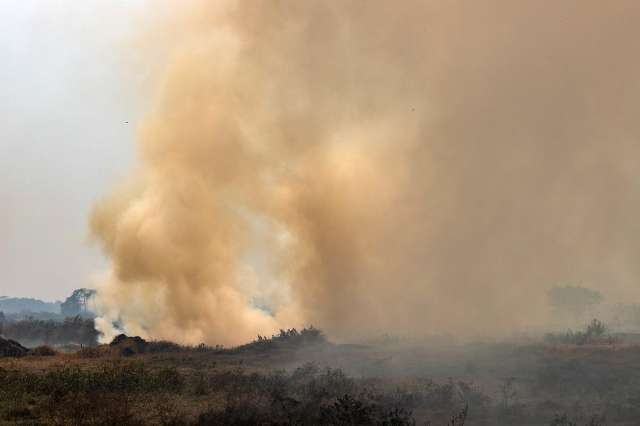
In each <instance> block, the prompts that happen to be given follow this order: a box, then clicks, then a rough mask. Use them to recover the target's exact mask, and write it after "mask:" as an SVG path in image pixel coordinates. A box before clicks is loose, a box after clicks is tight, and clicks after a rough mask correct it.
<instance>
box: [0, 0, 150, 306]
mask: <svg viewBox="0 0 640 426" xmlns="http://www.w3.org/2000/svg"><path fill="white" fill-rule="evenodd" d="M142 5H143V2H141V1H137V2H136V1H118V2H111V1H105V0H102V1H99V0H89V1H84V0H83V1H72V0H65V1H38V0H8V1H3V2H0V25H1V26H2V37H0V58H2V59H1V61H0V116H1V117H2V119H1V121H0V295H5V296H31V297H38V298H43V299H50V300H54V299H60V298H64V297H66V296H68V295H69V293H70V292H71V290H72V289H75V288H78V287H82V286H86V285H88V283H89V281H90V279H91V278H90V277H91V276H92V275H93V274H94V273H95V272H96V271H99V270H100V269H102V268H104V266H105V264H104V262H103V261H102V260H101V258H102V256H101V255H100V254H99V252H98V251H97V250H95V249H91V248H89V247H88V245H87V244H86V243H85V242H86V240H87V234H88V232H87V215H88V213H89V211H90V209H91V205H92V203H93V202H94V201H95V200H96V199H97V198H98V196H99V194H101V193H103V192H104V191H106V190H107V188H108V187H109V186H110V185H112V184H113V183H114V181H115V180H117V179H118V178H119V177H121V176H122V175H123V174H124V173H125V171H127V169H128V168H129V166H130V164H131V162H132V158H133V152H134V145H133V137H134V132H135V130H134V129H135V126H136V123H137V121H138V118H139V116H140V108H139V106H138V105H139V104H140V102H141V99H140V96H139V95H140V91H139V87H137V85H136V84H137V81H138V80H139V79H140V76H139V75H137V76H136V75H132V73H131V72H130V69H129V68H128V66H129V63H128V61H127V58H128V55H130V51H128V50H127V49H124V48H123V47H122V40H123V39H124V38H126V37H127V34H128V33H129V31H130V29H131V26H132V24H131V22H132V21H133V19H134V17H135V16H136V13H138V12H139V10H140V7H141V6H142ZM125 121H128V122H129V123H128V124H125Z"/></svg>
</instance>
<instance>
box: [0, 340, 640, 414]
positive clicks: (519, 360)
mask: <svg viewBox="0 0 640 426" xmlns="http://www.w3.org/2000/svg"><path fill="white" fill-rule="evenodd" d="M287 333H288V332H285V334H283V335H281V336H276V337H275V338H273V339H262V338H261V339H260V340H258V341H256V342H253V343H251V344H248V345H245V346H242V347H239V348H235V349H222V348H212V347H206V346H196V347H183V346H179V345H175V344H172V343H169V342H144V341H143V340H136V339H133V338H126V337H122V338H121V339H120V340H119V341H117V342H115V343H114V344H112V345H102V346H99V347H95V348H84V349H82V350H81V351H79V352H76V353H58V354H55V355H48V356H45V355H37V354H30V355H27V356H23V357H20V358H9V357H5V358H0V422H2V423H3V424H60V425H81V424H105V425H106V424H112V425H126V424H166V425H171V424H173V425H181V424H199V425H227V424H231V425H256V424H259V425H343V424H344V425H369V424H378V425H411V424H419V425H422V424H430V425H463V424H467V425H555V426H569V425H591V426H595V425H605V424H606V425H637V424H639V423H638V422H639V421H640V368H639V367H640V346H638V345H636V344H623V343H615V344H614V343H611V344H594V345H568V344H548V343H542V342H502V343H495V342H494V343H469V342H467V343H464V344H462V343H460V344H455V343H451V342H449V343H445V342H441V341H439V342H435V341H434V342H429V341H423V342H402V341H390V342H378V343H376V344H370V345H336V344H332V343H329V342H327V341H326V340H325V339H324V338H323V337H322V335H321V334H320V333H318V332H317V331H314V332H313V333H312V334H311V335H310V334H307V335H306V336H304V337H301V336H302V334H303V333H297V332H296V333H292V334H289V335H288V334H287ZM43 353H46V351H45V352H43Z"/></svg>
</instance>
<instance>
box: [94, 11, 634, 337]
mask: <svg viewBox="0 0 640 426" xmlns="http://www.w3.org/2000/svg"><path fill="white" fill-rule="evenodd" d="M174 7H175V8H176V10H175V11H172V12H173V13H169V15H172V18H171V19H168V20H166V21H163V22H162V24H160V25H159V29H157V31H156V32H154V34H153V35H152V36H150V37H146V38H145V40H147V42H150V43H152V44H151V45H149V46H147V47H146V48H145V49H142V50H141V55H145V54H148V55H149V56H153V55H154V54H156V53H158V52H163V54H166V57H167V60H166V64H165V65H166V67H165V68H166V69H165V70H164V71H163V76H164V77H163V78H162V79H161V80H162V82H161V84H160V87H159V95H158V100H157V102H156V104H155V107H154V108H153V110H152V111H150V112H149V113H148V116H147V119H146V121H145V123H144V125H143V128H142V129H141V131H140V137H139V155H140V170H139V171H138V172H137V173H136V175H135V176H134V177H133V178H132V179H131V181H130V182H129V183H127V184H124V185H123V186H122V187H121V188H119V189H118V190H116V191H115V192H114V194H113V195H111V196H110V197H108V198H107V199H106V200H104V201H103V202H101V203H100V204H99V205H98V206H97V207H96V209H95V212H94V214H93V216H92V219H91V226H92V230H93V232H94V234H95V235H96V236H97V238H98V239H99V241H100V242H101V243H102V245H103V247H104V250H105V252H106V253H107V255H108V256H109V257H110V258H111V259H112V268H111V270H110V272H109V273H108V276H106V277H105V278H104V280H103V282H102V283H101V285H100V288H99V290H100V291H99V300H98V302H99V305H100V311H101V318H100V319H99V322H98V324H99V327H100V328H101V331H103V332H104V333H105V335H106V336H107V337H108V336H109V335H110V333H112V332H113V331H114V330H113V327H114V324H116V325H117V326H119V327H121V328H123V329H125V330H126V331H127V332H129V333H136V334H142V335H144V336H149V337H155V338H168V339H174V340H177V341H181V342H191V343H194V342H200V341H205V342H210V343H225V344H235V343H238V342H241V341H245V340H247V339H249V338H251V337H253V336H255V334H257V333H262V334H268V333H270V332H272V331H274V330H276V329H277V328H279V327H290V326H300V325H306V324H313V325H316V326H318V327H321V328H323V329H324V330H326V331H327V332H328V333H329V335H331V336H334V337H336V338H349V337H352V336H354V335H356V334H361V333H370V332H383V331H395V332H397V333H400V334H414V335H421V334H422V335H423V334H434V333H459V334H462V335H472V334H479V333H481V334H499V333H504V332H509V331H513V330H516V329H522V328H524V327H537V326H540V325H542V324H544V323H545V321H546V318H547V316H548V308H547V303H546V299H545V294H546V291H547V290H548V288H549V287H551V286H553V285H557V284H584V285H588V286H590V287H593V288H599V289H601V290H605V291H606V292H607V295H608V296H609V297H612V298H619V299H622V298H624V299H626V300H630V298H633V297H637V296H638V285H637V279H638V277H639V276H640V262H638V261H637V257H638V255H639V253H640V250H639V249H640V226H638V224H637V223H638V218H639V217H640V191H639V190H638V189H639V186H638V185H639V183H640V182H638V176H640V174H639V171H640V170H638V169H639V168H640V162H639V161H638V158H640V142H639V141H640V139H639V138H640V120H638V117H637V113H638V111H640V102H639V101H640V96H639V94H640V93H639V90H640V85H639V84H638V77H637V76H638V75H640V66H639V65H640V56H638V55H637V41H638V40H639V39H640V27H638V25H637V22H638V19H639V18H640V9H639V8H640V4H638V2H636V1H633V0H629V1H626V0H621V1H616V2H607V3H606V4H605V3H603V2H601V1H596V0H587V1H581V2H575V1H568V0H567V1H564V0H563V1H558V2H553V3H546V2H535V1H531V2H513V1H510V0H488V1H468V2H455V1H450V2H449V1H447V2H445V1H436V0H433V1H429V0H427V1H412V0H407V1H402V2H390V1H386V0H374V1H371V0H368V1H362V0H344V1H339V2H331V1H330V2H319V1H297V0H280V1H272V2H266V1H264V2H255V1H249V0H238V1H216V2H210V1H202V2H198V1H191V2H181V3H180V5H179V8H180V10H177V9H178V5H177V3H174ZM153 43H155V45H153Z"/></svg>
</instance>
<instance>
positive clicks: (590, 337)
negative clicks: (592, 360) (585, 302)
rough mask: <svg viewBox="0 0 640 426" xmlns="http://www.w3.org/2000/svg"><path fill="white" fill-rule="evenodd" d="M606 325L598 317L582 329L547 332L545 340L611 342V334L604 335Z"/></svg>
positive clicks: (562, 342)
mask: <svg viewBox="0 0 640 426" xmlns="http://www.w3.org/2000/svg"><path fill="white" fill-rule="evenodd" d="M606 332H607V327H606V326H605V325H604V323H603V322H602V321H600V320H598V319H593V320H591V322H590V323H589V324H587V326H586V328H585V330H584V331H576V332H574V331H572V330H568V331H567V332H566V333H564V334H557V333H548V334H547V335H546V336H545V340H546V341H547V342H548V343H552V344H570V345H586V344H594V343H613V341H614V339H613V337H611V336H606Z"/></svg>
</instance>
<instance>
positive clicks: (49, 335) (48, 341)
mask: <svg viewBox="0 0 640 426" xmlns="http://www.w3.org/2000/svg"><path fill="white" fill-rule="evenodd" d="M3 334H4V335H5V336H6V337H7V338H9V339H14V340H17V341H19V342H21V343H22V344H24V345H27V346H38V345H65V344H70V343H76V344H79V345H85V346H94V345H96V344H97V343H98V332H97V331H96V329H95V326H94V323H93V320H92V319H85V318H81V317H79V316H77V317H74V318H67V319H65V320H64V321H62V322H59V321H52V320H47V321H43V320H35V319H28V320H22V321H18V322H13V323H5V324H4V327H3Z"/></svg>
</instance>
